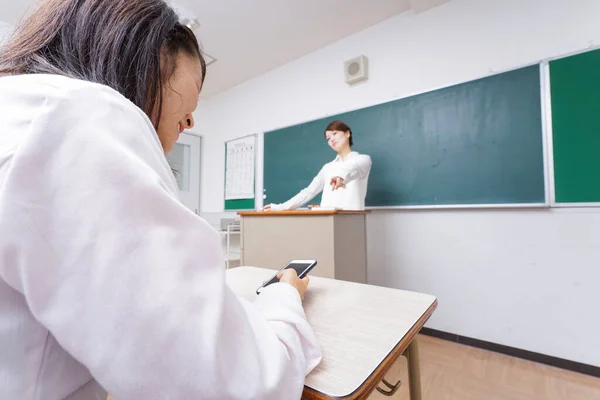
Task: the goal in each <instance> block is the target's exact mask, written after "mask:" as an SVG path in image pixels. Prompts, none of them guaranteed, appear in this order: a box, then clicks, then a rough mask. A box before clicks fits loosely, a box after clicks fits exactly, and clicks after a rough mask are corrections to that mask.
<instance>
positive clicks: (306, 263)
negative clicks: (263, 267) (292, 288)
mask: <svg viewBox="0 0 600 400" xmlns="http://www.w3.org/2000/svg"><path fill="white" fill-rule="evenodd" d="M316 265H317V261H316V260H292V261H290V262H289V264H288V265H286V266H285V267H283V268H281V269H280V270H279V271H277V272H276V273H275V275H273V277H272V278H271V279H269V280H268V281H266V282H265V283H263V284H262V285H260V287H259V288H258V289H256V294H260V290H261V289H262V288H264V287H267V286H269V285H271V284H273V283H276V282H279V279H278V278H277V275H279V273H280V272H281V271H283V270H284V269H288V268H294V269H295V270H296V273H297V274H298V278H304V277H305V276H306V275H307V274H308V273H309V272H310V270H311V269H313V268H314V267H315V266H316Z"/></svg>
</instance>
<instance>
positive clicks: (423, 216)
mask: <svg viewBox="0 0 600 400" xmlns="http://www.w3.org/2000/svg"><path fill="white" fill-rule="evenodd" d="M599 15H600V2H599V1H596V0H527V1H523V0H452V1H451V2H450V3H447V4H445V5H442V6H440V7H438V8H435V9H433V10H430V11H428V12H425V13H423V14H418V15H413V14H405V15H401V16H398V17H394V18H392V19H390V20H388V21H385V22H383V23H381V24H379V25H377V26H375V27H373V28H371V29H368V30H366V31H363V32H360V33H358V34H356V35H354V36H352V37H349V38H347V39H344V40H342V41H340V42H338V43H335V44H334V45H331V46H329V47H327V48H325V49H322V50H320V51H317V52H315V53H312V54H310V55H308V56H306V57H304V58H302V59H300V60H297V61H295V62H293V63H290V64H288V65H286V66H284V67H281V68H279V69H277V70H274V71H272V72H270V73H268V74H265V75H263V76H261V77H258V78H256V79H254V80H252V81H249V82H246V83H244V84H242V85H240V86H238V87H236V88H234V89H232V90H230V91H228V92H226V93H223V94H221V95H219V96H217V97H215V98H212V99H211V100H209V101H206V102H203V103H202V105H201V107H200V109H199V111H198V113H197V118H196V121H197V125H198V129H199V131H200V132H202V133H203V134H204V135H205V136H204V137H205V149H204V157H205V164H204V165H206V166H211V168H204V175H203V187H204V194H203V197H202V204H203V211H205V212H206V211H221V210H222V208H223V162H224V160H223V158H224V157H223V152H224V150H223V141H224V140H226V139H230V138H234V137H237V136H242V135H245V134H248V133H254V132H263V131H268V130H272V129H276V128H279V127H283V126H289V125H293V124H296V123H300V122H304V121H307V120H313V119H317V118H321V117H324V116H327V115H333V114H337V113H339V112H343V111H348V110H351V109H356V108H361V107H365V106H369V105H372V104H375V103H381V102H384V101H388V100H391V99H395V98H398V97H405V96H407V95H410V94H415V93H420V92H424V91H428V90H431V89H435V88H438V87H441V86H447V85H450V84H456V83H460V82H464V81H467V80H471V79H475V78H479V77H482V76H485V75H488V74H490V73H492V72H500V71H504V70H507V69H513V68H516V67H520V66H523V65H526V64H531V63H534V62H538V61H540V60H542V59H545V58H549V57H556V56H559V55H562V54H567V53H571V52H575V51H579V50H582V49H585V48H588V47H589V46H595V45H598V44H600V24H599V23H598V20H599V19H598V18H599V17H598V16H599ZM359 54H365V55H367V56H368V57H369V59H370V73H371V78H370V80H369V81H368V82H367V83H365V84H361V85H358V86H356V87H353V88H349V87H348V86H347V85H346V84H345V83H344V82H343V74H342V62H343V60H344V59H347V58H350V57H354V56H356V55H359ZM208 79H210V77H209V78H208ZM599 90H600V88H599ZM318 138H319V133H318V132H315V140H318ZM599 179H600V177H599ZM368 241H369V244H368V246H369V249H368V251H369V255H368V258H369V259H368V263H369V264H368V275H369V282H370V283H372V284H378V285H386V286H391V287H397V288H404V289H410V290H417V291H423V292H428V293H431V294H434V295H436V296H438V299H439V307H438V310H437V311H436V312H435V313H434V316H433V317H432V318H431V320H430V322H429V323H428V326H429V327H431V328H434V329H440V330H443V331H447V332H452V333H456V334H461V335H465V336H470V337H474V338H478V339H482V340H488V341H492V342H496V343H500V344H504V345H508V346H514V347H518V348H522V349H526V350H530V351H536V352H540V353H544V354H548V355H552V356H556V357H562V358H566V359H570V360H574V361H578V362H583V363H588V364H592V365H596V366H600V350H599V349H600V335H599V334H598V332H600V319H599V318H598V317H597V315H598V311H597V307H598V306H599V305H600V301H599V300H600V299H599V297H598V296H597V295H595V293H599V291H598V289H597V286H598V282H600V261H599V260H600V210H599V209H587V210H462V211H459V210H452V211H451V210H446V211H439V210H437V211H433V210H429V211H384V212H374V213H373V214H372V215H370V216H369V217H368Z"/></svg>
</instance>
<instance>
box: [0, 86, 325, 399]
mask: <svg viewBox="0 0 600 400" xmlns="http://www.w3.org/2000/svg"><path fill="white" fill-rule="evenodd" d="M0 355H1V356H0V399H44V400H46V399H47V400H53V399H57V400H58V399H63V398H66V397H69V396H71V397H70V398H72V399H79V398H81V399H83V398H86V399H88V398H94V399H96V398H97V399H104V398H105V393H106V391H108V392H109V393H111V394H112V395H113V396H114V397H115V398H116V399H117V400H122V399H185V400H188V399H223V400H224V399H240V400H241V399H252V400H257V399H265V400H267V399H273V400H282V399H299V398H300V397H301V393H302V389H303V385H304V377H305V375H306V374H308V373H309V372H310V371H311V370H312V369H313V368H314V367H315V366H316V365H317V364H318V363H319V362H320V360H321V352H320V349H319V347H318V345H317V343H316V339H315V336H314V333H313V330H312V329H311V327H310V326H309V325H308V323H307V321H306V318H305V315H304V311H303V308H302V304H301V301H300V296H299V295H298V293H297V291H296V290H295V289H294V288H293V287H292V286H290V285H287V284H285V283H278V284H275V285H271V286H270V287H268V288H267V289H266V290H265V291H264V292H263V293H262V294H261V295H260V297H259V299H258V300H257V301H256V302H254V303H249V302H247V301H245V300H243V299H240V298H238V297H236V296H235V295H234V294H233V292H232V291H231V290H230V289H229V288H228V287H227V286H226V284H225V271H224V259H223V254H222V250H221V243H220V239H219V236H218V233H217V232H215V231H214V230H213V229H212V228H211V227H210V226H209V225H208V224H207V223H206V222H205V221H204V220H202V219H201V218H199V217H198V216H196V215H195V214H194V213H192V212H191V211H189V210H188V209H187V208H186V207H184V206H183V205H182V204H181V203H180V202H179V200H178V191H177V185H176V181H175V179H174V177H173V174H172V172H171V170H170V168H169V165H168V163H167V161H166V159H165V155H164V153H163V150H162V148H161V145H160V142H159V140H158V137H157V135H156V132H155V130H154V128H153V127H152V124H151V122H150V120H149V119H148V118H147V117H146V115H145V114H144V113H143V112H142V111H141V110H140V109H139V108H137V107H136V106H135V105H134V104H133V103H131V102H130V101H128V100H127V99H126V98H124V97H123V96H121V95H120V94H119V93H117V92H116V91H114V90H112V89H110V88H108V87H105V86H102V85H98V84H93V83H89V82H83V81H79V80H74V79H69V78H65V77H60V76H53V75H22V76H15V77H3V78H0Z"/></svg>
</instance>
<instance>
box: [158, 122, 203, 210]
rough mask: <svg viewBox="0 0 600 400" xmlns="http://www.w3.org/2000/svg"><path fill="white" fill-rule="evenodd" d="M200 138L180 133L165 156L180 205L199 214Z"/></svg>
mask: <svg viewBox="0 0 600 400" xmlns="http://www.w3.org/2000/svg"><path fill="white" fill-rule="evenodd" d="M201 150H202V138H201V137H200V136H196V135H193V134H189V133H185V132H184V133H182V134H181V135H180V136H179V140H177V143H175V146H173V150H171V152H170V153H169V154H168V155H167V160H168V161H169V165H170V166H171V168H172V169H173V172H174V174H175V179H176V180H177V186H178V187H179V196H180V197H181V201H182V203H183V204H184V205H185V206H186V207H187V208H189V209H190V210H192V211H193V212H194V213H196V214H199V212H200V165H201V164H200V163H201V159H200V157H201Z"/></svg>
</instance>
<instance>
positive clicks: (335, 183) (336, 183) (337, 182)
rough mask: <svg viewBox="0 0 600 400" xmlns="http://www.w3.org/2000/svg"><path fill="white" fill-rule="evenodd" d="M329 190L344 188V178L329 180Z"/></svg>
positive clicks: (337, 177)
mask: <svg viewBox="0 0 600 400" xmlns="http://www.w3.org/2000/svg"><path fill="white" fill-rule="evenodd" d="M330 184H331V190H336V189H339V188H341V187H344V178H340V177H339V176H336V177H333V178H331V182H330Z"/></svg>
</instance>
